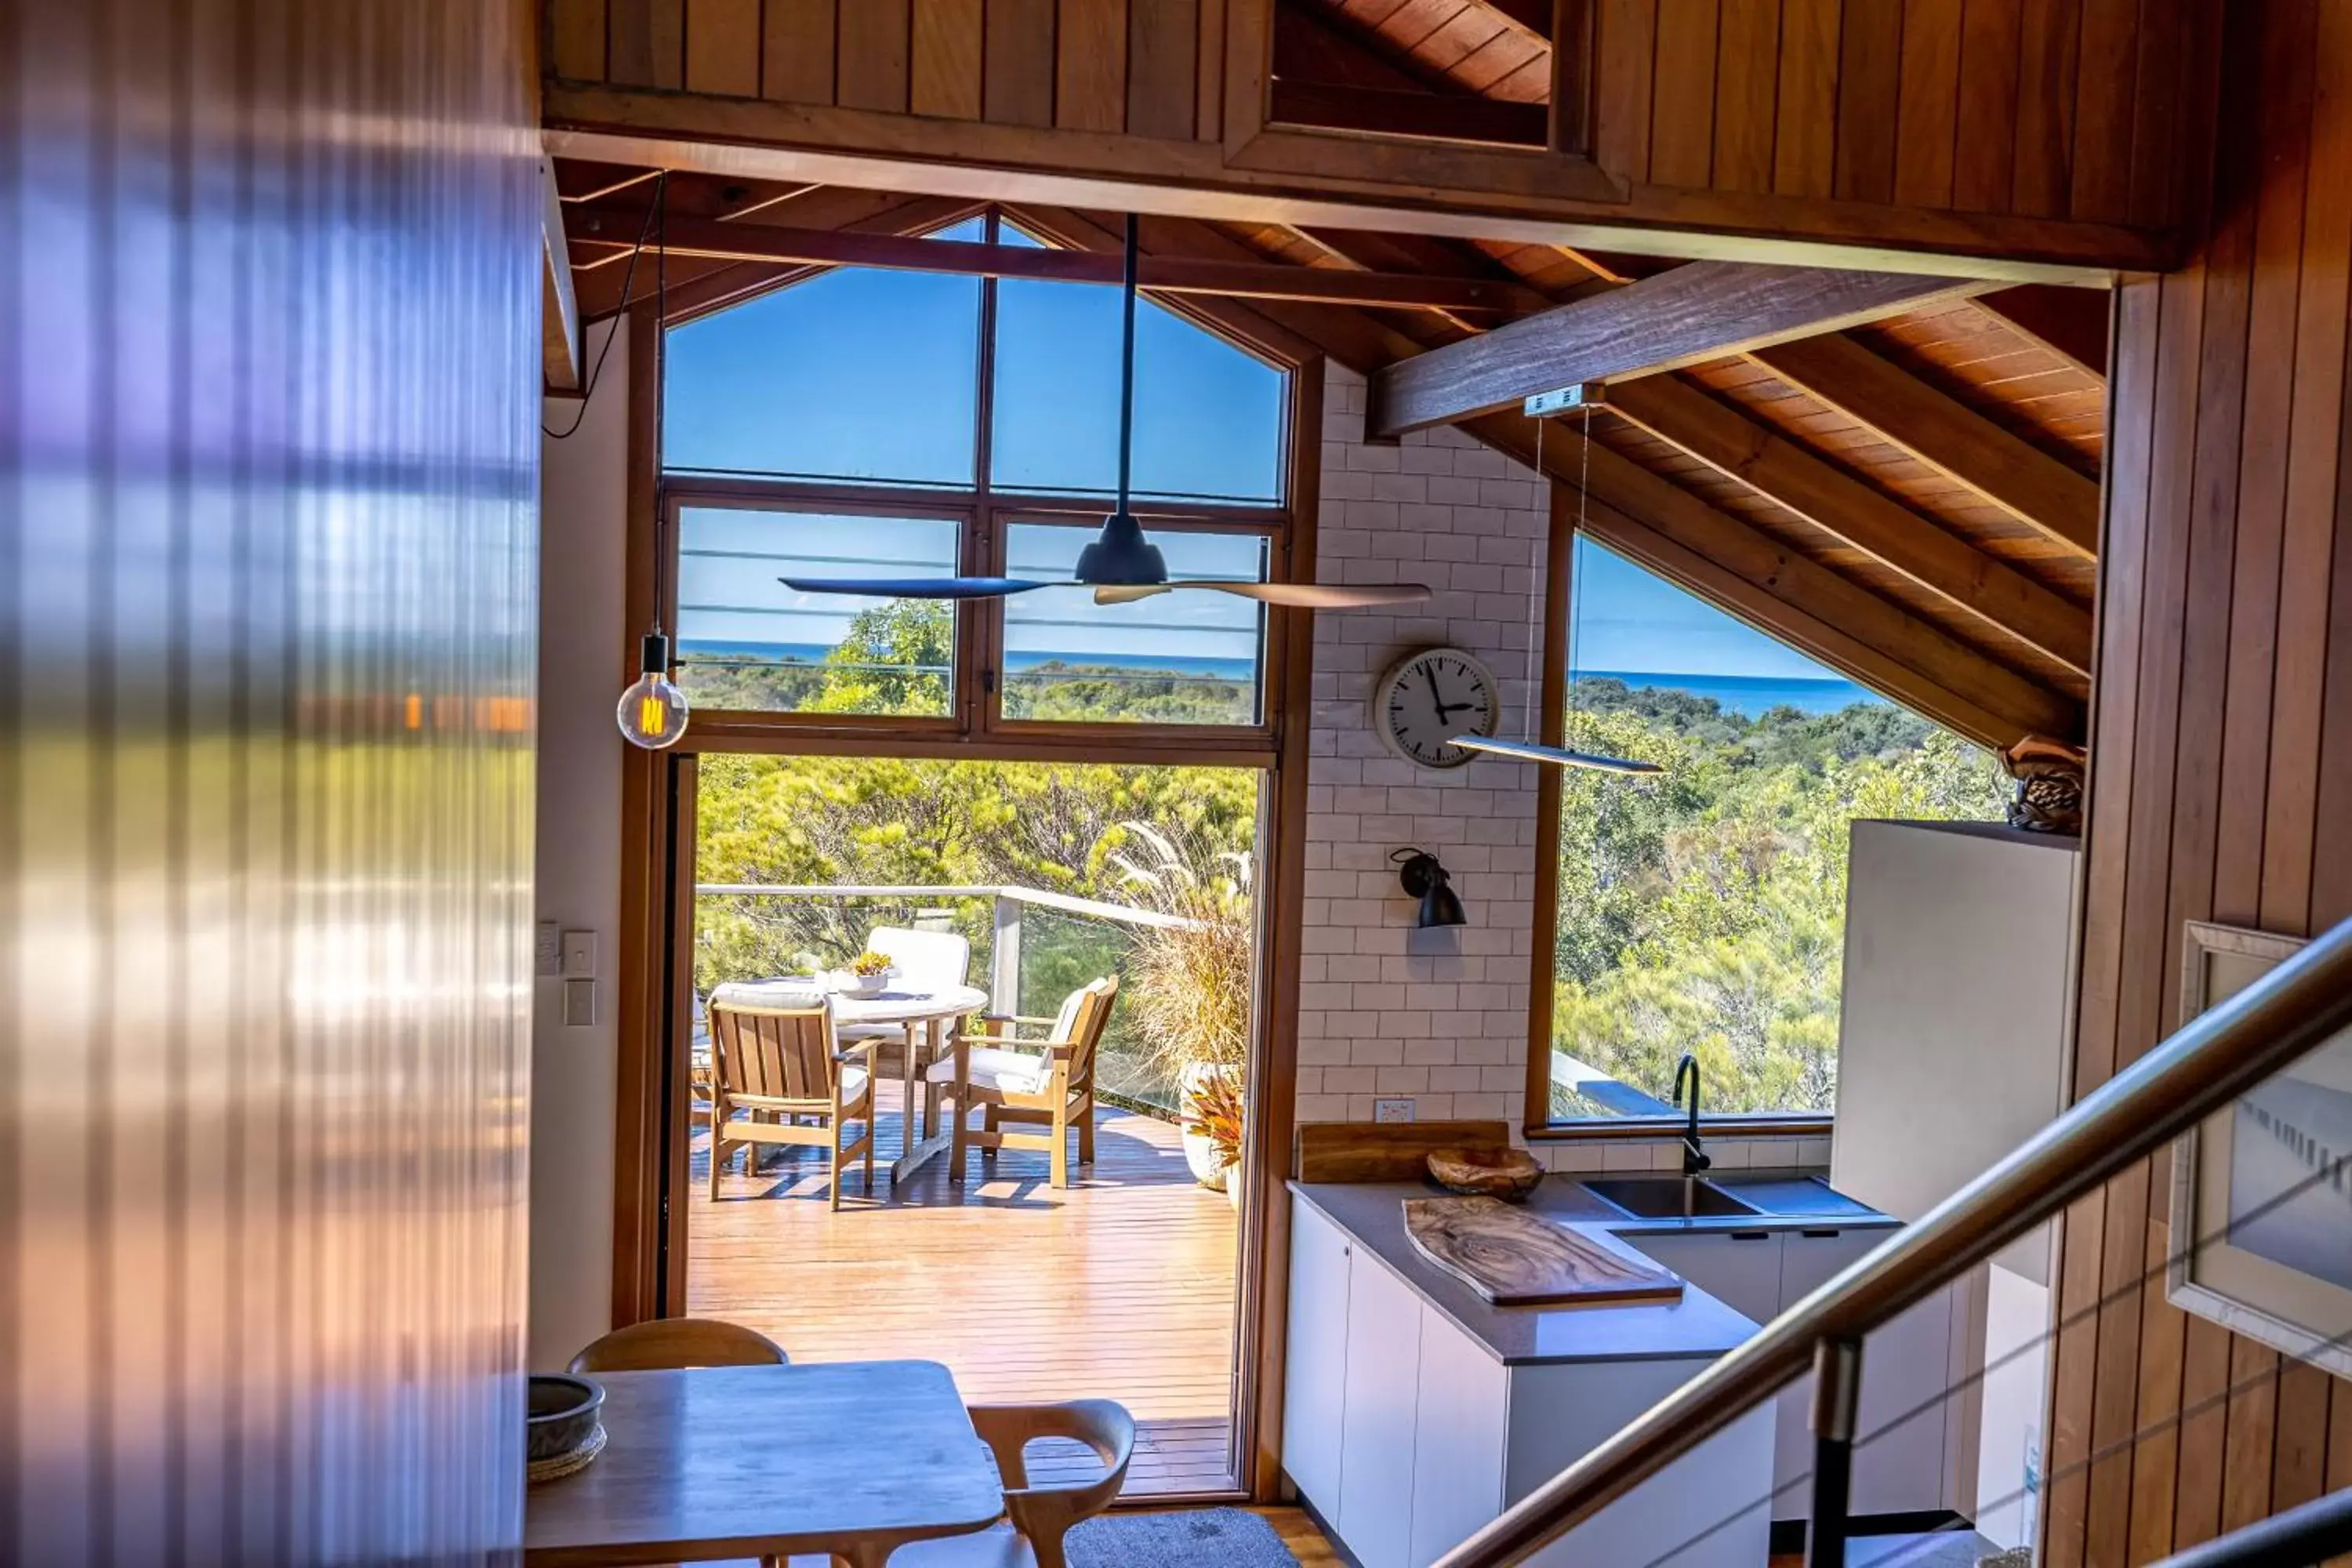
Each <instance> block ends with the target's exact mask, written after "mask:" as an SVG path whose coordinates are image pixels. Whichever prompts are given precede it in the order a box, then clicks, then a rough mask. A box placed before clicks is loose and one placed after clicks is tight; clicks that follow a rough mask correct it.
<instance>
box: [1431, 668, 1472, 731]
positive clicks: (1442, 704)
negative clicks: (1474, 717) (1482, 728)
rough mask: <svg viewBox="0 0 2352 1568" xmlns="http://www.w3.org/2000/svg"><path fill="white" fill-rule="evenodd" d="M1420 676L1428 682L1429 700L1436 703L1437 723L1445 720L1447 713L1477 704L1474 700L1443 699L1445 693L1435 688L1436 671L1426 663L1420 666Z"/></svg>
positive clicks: (1460, 710)
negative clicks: (1450, 700)
mask: <svg viewBox="0 0 2352 1568" xmlns="http://www.w3.org/2000/svg"><path fill="white" fill-rule="evenodd" d="M1421 678H1422V679H1423V680H1425V681H1427V682H1428V683H1429V700H1431V701H1432V702H1434V703H1436V704H1437V721H1438V722H1439V723H1441V724H1442V723H1444V721H1445V716H1446V715H1447V714H1448V713H1459V712H1462V711H1463V710H1465V709H1469V708H1475V707H1476V706H1477V704H1476V703H1475V702H1448V701H1447V700H1445V694H1444V692H1442V691H1440V690H1438V689H1437V672H1436V671H1435V670H1433V669H1432V668H1429V667H1428V666H1427V665H1423V666H1422V667H1421Z"/></svg>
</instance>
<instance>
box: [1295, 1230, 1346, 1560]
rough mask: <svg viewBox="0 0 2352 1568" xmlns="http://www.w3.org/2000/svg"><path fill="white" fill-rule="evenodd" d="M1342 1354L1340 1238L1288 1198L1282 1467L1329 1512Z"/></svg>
mask: <svg viewBox="0 0 2352 1568" xmlns="http://www.w3.org/2000/svg"><path fill="white" fill-rule="evenodd" d="M1347 1361H1348V1238H1347V1237H1345V1236H1342V1235H1341V1234H1340V1233H1339V1227H1337V1226H1334V1225H1332V1223H1331V1222H1330V1221H1329V1220H1327V1219H1325V1218H1324V1217H1323V1216H1322V1215H1320V1214H1318V1213H1317V1212H1316V1211H1315V1210H1313V1209H1311V1208H1308V1207H1307V1205H1305V1204H1302V1203H1297V1202H1294V1203H1293V1204H1292V1205H1290V1317H1289V1337H1288V1341H1287V1344H1286V1349H1285V1350H1284V1352H1283V1373H1282V1468H1283V1469H1284V1470H1285V1471H1286V1472H1288V1474H1289V1476H1290V1479H1291V1480H1292V1481H1294V1482H1296V1483H1297V1487H1298V1489H1299V1490H1300V1491H1302V1492H1304V1493H1305V1494H1306V1495H1307V1500H1309V1501H1311V1502H1312V1503H1314V1505H1315V1506H1316V1507H1317V1508H1318V1509H1320V1510H1322V1511H1323V1514H1324V1517H1326V1518H1327V1519H1328V1518H1330V1517H1331V1516H1333V1515H1334V1514H1336V1513H1337V1512H1338V1511H1339V1426H1340V1413H1341V1411H1342V1410H1343V1409H1344V1408H1345V1400H1346V1377H1347Z"/></svg>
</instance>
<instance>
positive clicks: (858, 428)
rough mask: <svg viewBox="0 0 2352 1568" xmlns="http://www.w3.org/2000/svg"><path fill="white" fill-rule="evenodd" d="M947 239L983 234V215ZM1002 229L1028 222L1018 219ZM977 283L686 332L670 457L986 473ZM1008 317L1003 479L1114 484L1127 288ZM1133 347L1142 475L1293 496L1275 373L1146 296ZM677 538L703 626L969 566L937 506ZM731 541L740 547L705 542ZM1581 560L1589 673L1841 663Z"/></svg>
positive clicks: (826, 298) (827, 289)
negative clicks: (851, 582) (895, 515)
mask: <svg viewBox="0 0 2352 1568" xmlns="http://www.w3.org/2000/svg"><path fill="white" fill-rule="evenodd" d="M943 237H954V238H978V237H979V232H978V225H977V222H976V221H975V223H973V224H971V225H967V226H961V227H960V228H958V229H954V230H949V231H946V234H945V235H944V236H943ZM1005 237H1006V238H1007V239H1008V240H1014V241H1016V242H1019V239H1020V237H1018V236H1017V234H1015V233H1013V231H1011V230H1009V229H1008V230H1007V232H1006V236H1005ZM980 300H981V285H980V282H979V280H978V279H971V278H959V277H951V276H948V275H945V274H933V273H915V272H876V271H861V270H858V269H855V268H843V269H839V270H835V271H833V272H829V273H826V274H824V275H823V276H821V277H818V278H816V279H812V280H810V281H809V282H806V283H803V284H801V285H798V286H797V287H794V288H792V289H784V290H782V291H781V292H779V293H775V294H771V295H768V296H765V297H763V298H761V299H760V300H753V301H751V302H749V303H747V304H744V305H741V306H739V307H737V308H735V309H734V310H728V311H725V312H723V313H721V314H719V315H716V316H710V317H706V318H704V319H703V320H702V321H697V322H694V323H691V324H689V325H688V326H685V327H681V328H679V329H678V330H677V331H674V332H672V333H671V334H670V341H669V345H668V384H669V397H668V403H667V407H666V409H665V411H664V422H665V426H664V427H665V438H666V443H667V449H668V455H669V461H670V463H671V465H672V466H674V467H678V468H706V469H717V470H727V469H744V470H751V471H762V472H775V473H784V474H799V475H831V476H837V477H846V478H854V479H875V480H887V481H891V482H897V483H902V484H924V485H939V486H951V487H958V488H961V487H964V486H968V485H970V484H971V482H972V480H973V470H974V466H975V461H976V458H975V444H974V437H973V429H972V426H973V423H974V410H975V407H976V394H975V388H976V384H977V380H978V376H979V363H980V361H979V352H980V344H979V321H980ZM997 310H998V339H997V353H996V374H997V408H998V418H997V429H996V431H995V433H994V451H993V467H994V471H995V475H996V479H997V482H998V484H999V485H1000V486H1003V487H1004V488H1008V489H1038V490H1052V491H1065V492H1067V491H1077V492H1089V493H1102V492H1108V490H1109V489H1110V488H1111V487H1112V484H1113V482H1114V477H1115V463H1116V455H1117V447H1118V331H1119V321H1118V291H1117V290H1116V289H1108V288H1102V287H1099V286H1094V285H1087V284H1067V283H1040V282H1032V281H1007V282H1005V283H1004V284H1003V285H1002V286H1001V288H1000V289H999V293H998V307H997ZM1136 359H1137V374H1136V402H1137V416H1136V427H1137V440H1136V484H1137V489H1138V490H1139V492H1141V493H1144V494H1147V495H1160V496H1171V497H1172V496H1185V495H1190V496H1214V497H1227V498H1234V499H1250V500H1258V499H1264V500H1272V499H1275V498H1276V495H1277V493H1278V489H1279V484H1280V462H1281V449H1282V424H1283V413H1284V395H1283V377H1282V376H1281V375H1280V374H1278V373H1277V372H1276V371H1274V370H1272V369H1271V368H1269V367H1267V366H1265V364H1263V363H1260V362H1258V361H1257V360H1255V359H1254V358H1252V357H1250V356H1249V355H1247V354H1244V353H1242V352H1241V351H1239V350H1237V349H1234V348H1233V347H1232V346H1230V345H1228V344H1225V343H1223V342H1220V341H1219V340H1217V339H1216V338H1214V337H1213V336H1212V335H1211V334H1209V333H1207V332H1205V331H1202V330H1200V329H1199V328H1196V327H1194V326H1192V324H1191V323H1190V322H1187V321H1183V320H1181V318H1179V317H1177V316H1175V315H1173V314H1171V313H1170V312H1168V311H1166V310H1161V309H1160V308H1159V307H1158V306H1155V305H1153V304H1151V303H1150V301H1148V300H1147V301H1144V302H1143V303H1142V305H1141V306H1140V308H1139V310H1138V312H1137V333H1136ZM681 533H682V537H681V540H680V543H681V545H682V546H683V547H684V548H685V550H686V551H687V552H688V558H687V559H686V560H685V561H684V563H682V566H681V573H680V590H681V594H680V597H681V600H682V602H683V605H685V606H687V608H686V609H685V612H684V613H683V614H682V616H681V622H682V624H681V626H680V628H679V630H680V635H681V636H682V637H684V638H686V639H688V640H690V641H703V642H731V643H743V642H784V643H814V644H826V645H830V644H831V643H834V642H837V641H838V640H839V639H840V637H841V634H842V633H843V631H845V629H846V627H847V625H848V619H849V616H851V615H853V614H855V613H856V610H857V609H859V608H860V607H861V602H860V601H856V600H847V599H843V598H840V597H838V596H836V595H796V594H793V593H792V592H791V591H790V590H788V589H785V588H784V587H782V584H778V583H776V582H775V577H776V575H777V574H779V573H780V572H782V571H786V570H792V569H793V567H794V566H795V565H798V566H799V567H801V568H803V569H805V570H806V571H807V572H808V573H809V574H811V575H840V576H848V575H856V574H872V573H876V572H886V573H892V574H921V575H941V576H944V575H947V574H950V573H951V572H952V571H953V569H954V563H953V559H952V552H953V547H954V541H953V530H952V529H951V528H950V527H949V526H946V525H943V524H940V523H938V522H935V521H913V520H906V521H897V520H879V521H877V520H876V519H872V518H866V517H847V516H844V517H825V518H820V517H811V516H807V515H804V514H803V515H793V516H790V517H786V516H782V515H777V514H762V513H757V512H745V511H718V510H704V509H696V510H689V512H688V515H687V517H686V519H685V524H684V527H683V529H682V531H681ZM1083 542H1084V539H1083V535H1082V534H1080V533H1078V532H1077V531H1064V530H1060V529H1044V528H1038V529H1027V530H1024V531H1022V533H1021V535H1020V536H1019V537H1016V539H1015V540H1014V542H1013V545H1014V553H1015V556H1016V559H1015V561H1014V562H1013V569H1014V571H1015V573H1016V574H1031V573H1033V572H1034V574H1036V575H1041V576H1044V575H1054V576H1058V575H1061V574H1065V573H1066V572H1067V570H1068V569H1069V567H1070V565H1071V563H1073V562H1074V561H1075V559H1076V550H1077V548H1078V546H1079V545H1080V544H1081V543H1083ZM1160 542H1161V545H1162V547H1163V549H1165V550H1167V552H1168V553H1169V565H1170V568H1171V571H1172V572H1173V573H1175V574H1178V575H1187V574H1197V575H1202V576H1242V575H1255V574H1257V571H1258V564H1257V559H1256V551H1257V545H1256V543H1255V541H1248V540H1234V539H1232V538H1230V537H1215V538H1209V537H1198V536H1196V537H1194V538H1192V539H1182V538H1178V537H1174V536H1164V537H1163V538H1162V539H1161V541H1160ZM714 551H717V552H725V553H723V554H712V553H707V552H714ZM1576 590H1577V591H1576V605H1575V620H1574V622H1573V625H1572V626H1571V637H1572V638H1573V641H1572V644H1571V648H1570V657H1571V659H1572V661H1573V663H1574V665H1575V667H1576V668H1579V669H1586V670H1593V669H1606V670H1633V671H1656V672H1662V673H1676V674H1695V675H1743V676H1762V677H1769V678H1773V679H1835V678H1836V677H1835V674H1834V672H1833V671H1831V670H1828V669H1825V668H1822V666H1820V665H1818V664H1816V663H1814V662H1813V661H1812V660H1811V659H1809V658H1805V657H1803V656H1802V655H1801V654H1798V653H1796V652H1794V651H1793V650H1791V649H1789V648H1787V647H1782V646H1781V645H1780V644H1779V643H1777V642H1774V641H1773V640H1771V639H1770V638H1769V637H1764V636H1762V635H1761V634H1759V633H1757V632H1754V631H1751V630H1749V629H1748V627H1747V626H1743V625H1741V624H1740V623H1739V622H1738V621H1736V620H1734V619H1733V618H1732V617H1730V616H1727V615H1725V614H1723V613H1722V612H1721V611H1719V610H1717V609H1715V608H1714V607H1713V606H1711V605H1706V604H1703V603H1702V602H1700V601H1699V600H1697V599H1696V598H1694V597H1692V596H1691V595H1687V594H1685V593H1684V592H1683V591H1682V590H1680V589H1678V588H1676V587H1675V586H1673V585H1672V584H1668V583H1665V582H1664V581H1662V580H1661V579H1659V578H1656V577H1654V576H1652V575H1651V574H1648V573H1646V572H1644V571H1643V570H1642V569H1641V568H1639V567H1636V566H1634V565H1633V564H1632V563H1628V562H1625V561H1623V560H1621V559H1620V558H1618V557H1617V556H1614V555H1612V554H1610V553H1609V552H1607V551H1605V550H1603V549H1601V548H1599V547H1597V546H1594V545H1592V544H1591V543H1590V542H1580V545H1579V548H1578V552H1577V561H1576ZM694 605H705V606H709V607H708V608H705V609H702V610H700V611H697V610H695V609H694V608H692V606H694ZM719 606H725V607H724V608H720V607H719ZM1006 617H1007V626H1006V639H1007V646H1008V648H1009V649H1010V650H1011V651H1013V652H1014V653H1016V654H1018V653H1024V652H1025V653H1032V654H1034V653H1040V652H1048V651H1061V652H1071V653H1113V654H1118V653H1130V654H1131V653H1137V652H1143V651H1173V652H1176V653H1179V654H1181V656H1183V657H1186V658H1248V657H1251V655H1252V654H1253V652H1254V650H1255V643H1256V639H1257V632H1258V614H1257V612H1256V610H1255V608H1254V607H1253V606H1251V605H1249V604H1248V603H1247V602H1245V601H1243V600H1237V599H1233V598H1230V597H1228V596H1226V595H1208V594H1186V595H1169V596H1167V597H1164V598H1160V599H1154V600H1150V601H1148V602H1146V603H1145V604H1143V605H1131V606H1125V607H1122V608H1121V609H1119V610H1117V611H1103V610H1097V609H1096V608H1095V606H1094V605H1092V604H1091V603H1090V602H1089V601H1088V600H1087V598H1086V596H1085V595H1081V594H1077V593H1063V592H1060V591H1048V592H1045V593H1041V594H1035V595H1027V596H1024V597H1020V598H1014V599H1012V600H1009V601H1007V609H1006Z"/></svg>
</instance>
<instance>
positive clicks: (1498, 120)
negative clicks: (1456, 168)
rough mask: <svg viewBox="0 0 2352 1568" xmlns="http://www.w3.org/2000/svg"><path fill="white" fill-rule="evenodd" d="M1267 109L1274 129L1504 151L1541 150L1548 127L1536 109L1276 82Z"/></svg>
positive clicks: (1467, 98)
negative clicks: (1407, 138)
mask: <svg viewBox="0 0 2352 1568" xmlns="http://www.w3.org/2000/svg"><path fill="white" fill-rule="evenodd" d="M1268 109H1269V113H1268V116H1267V118H1268V119H1269V120H1270V121H1272V122H1273V123H1275V124H1276V125H1300V126H1307V127H1309V128H1312V129H1316V130H1324V131H1360V132H1365V133H1367V134H1369V135H1374V136H1419V137H1424V138H1428V139H1431V140H1433V141H1441V142H1494V143H1496V144H1497V145H1500V146H1506V147H1540V146H1542V145H1543V144H1544V138H1545V136H1546V134H1547V133H1548V132H1549V129H1550V122H1551V111H1550V110H1548V109H1547V108H1545V106H1544V105H1542V104H1540V103H1513V102H1508V101H1506V100H1502V99H1496V98H1478V97H1475V96H1474V95H1472V94H1468V93H1435V92H1412V91H1402V90H1393V91H1392V90H1391V89H1385V88H1377V87H1334V86H1327V85H1326V84H1324V83H1322V82H1313V81H1288V80H1283V79H1276V81H1275V83H1274V85H1273V89H1272V92H1271V94H1270V97H1269V100H1268Z"/></svg>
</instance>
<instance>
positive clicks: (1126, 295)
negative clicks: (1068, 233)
mask: <svg viewBox="0 0 2352 1568" xmlns="http://www.w3.org/2000/svg"><path fill="white" fill-rule="evenodd" d="M1141 226H1142V225H1141V223H1140V221H1139V219H1138V218H1137V217H1136V216H1135V215H1134V214H1133V213H1129V214H1128V215H1127V258H1126V266H1125V267H1124V268H1123V269H1122V271H1121V274H1120V277H1121V279H1122V288H1121V289H1120V293H1119V309H1120V312H1121V316H1122V321H1121V324H1120V328H1119V347H1118V510H1119V512H1120V514H1121V515H1122V516H1123V515H1125V514H1126V511H1127V496H1128V488H1129V479H1130V478H1131V476H1132V470H1133V468H1134V465H1135V257H1136V244H1137V235H1138V232H1139V230H1140V228H1141Z"/></svg>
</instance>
